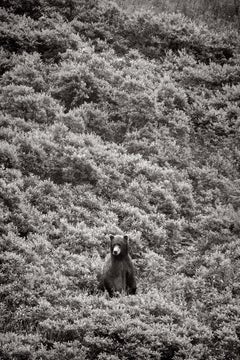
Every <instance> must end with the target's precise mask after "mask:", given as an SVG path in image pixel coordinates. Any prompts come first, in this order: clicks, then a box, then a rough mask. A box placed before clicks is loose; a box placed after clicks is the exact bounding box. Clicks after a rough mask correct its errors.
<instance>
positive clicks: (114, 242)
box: [102, 235, 137, 297]
mask: <svg viewBox="0 0 240 360" xmlns="http://www.w3.org/2000/svg"><path fill="white" fill-rule="evenodd" d="M102 285H103V289H104V290H107V292H108V294H109V296H110V297H113V296H114V295H116V294H117V293H121V294H125V295H134V294H136V289H137V286H136V279H135V271H134V266H133V262H132V259H131V257H130V255H129V254H128V236H127V235H124V236H121V235H115V236H114V235H110V254H109V255H108V256H107V257H106V260H105V264H104V266H103V273H102Z"/></svg>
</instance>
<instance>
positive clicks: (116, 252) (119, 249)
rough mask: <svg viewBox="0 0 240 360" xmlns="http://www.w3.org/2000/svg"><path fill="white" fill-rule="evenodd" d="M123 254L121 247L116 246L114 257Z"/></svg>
mask: <svg viewBox="0 0 240 360" xmlns="http://www.w3.org/2000/svg"><path fill="white" fill-rule="evenodd" d="M120 252H121V248H120V246H119V245H114V247H113V255H119V254H120Z"/></svg>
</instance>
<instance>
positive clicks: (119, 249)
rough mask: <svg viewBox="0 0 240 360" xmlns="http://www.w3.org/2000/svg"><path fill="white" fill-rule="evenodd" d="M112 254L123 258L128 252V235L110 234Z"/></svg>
mask: <svg viewBox="0 0 240 360" xmlns="http://www.w3.org/2000/svg"><path fill="white" fill-rule="evenodd" d="M110 240H111V245H110V248H111V255H112V256H113V257H115V258H122V257H124V256H126V255H127V254H128V236H127V235H123V236H122V235H110Z"/></svg>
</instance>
